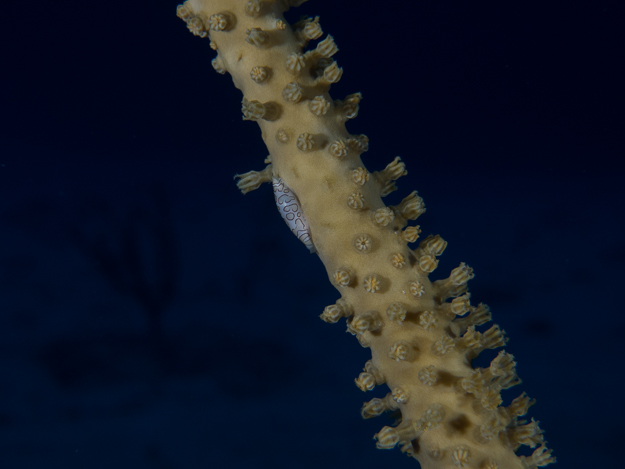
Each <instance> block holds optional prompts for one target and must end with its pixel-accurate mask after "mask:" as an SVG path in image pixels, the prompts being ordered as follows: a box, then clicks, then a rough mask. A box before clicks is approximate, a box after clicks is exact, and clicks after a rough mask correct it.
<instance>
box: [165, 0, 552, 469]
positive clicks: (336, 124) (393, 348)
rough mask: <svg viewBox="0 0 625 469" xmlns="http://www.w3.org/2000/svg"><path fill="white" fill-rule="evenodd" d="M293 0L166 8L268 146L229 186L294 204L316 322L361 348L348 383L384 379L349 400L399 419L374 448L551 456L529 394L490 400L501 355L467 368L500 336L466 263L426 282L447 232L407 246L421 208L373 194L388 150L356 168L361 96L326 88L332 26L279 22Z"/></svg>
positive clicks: (498, 464)
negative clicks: (208, 56)
mask: <svg viewBox="0 0 625 469" xmlns="http://www.w3.org/2000/svg"><path fill="white" fill-rule="evenodd" d="M304 1H305V0H249V1H248V0H188V1H186V2H185V3H184V4H182V5H179V6H178V10H177V13H178V16H179V17H180V18H181V19H183V20H184V21H185V22H186V24H187V26H188V28H189V30H190V31H191V32H192V33H193V34H194V35H196V36H199V37H201V38H206V40H207V41H210V45H211V48H212V49H214V50H215V51H217V56H216V58H214V59H213V61H212V64H213V67H214V68H215V70H216V71H217V72H218V73H221V74H225V73H229V74H230V75H231V76H232V80H233V81H234V85H235V86H236V87H237V88H238V89H240V90H241V91H242V92H243V99H242V112H243V119H245V120H253V121H256V122H257V123H258V125H259V126H260V128H261V131H262V138H263V140H264V142H265V144H266V145H267V148H268V150H269V156H268V157H267V159H266V160H265V164H266V165H267V166H266V167H265V168H264V169H263V170H260V171H250V172H248V173H245V174H241V175H237V177H238V178H239V179H238V183H237V184H238V187H239V189H241V191H242V192H243V193H247V192H249V191H252V190H254V189H257V188H258V187H259V186H260V185H261V184H262V183H265V182H266V183H273V185H274V189H275V190H276V198H277V199H278V198H279V197H280V200H277V201H278V204H279V207H280V208H281V210H287V212H288V207H291V210H292V211H293V212H294V213H292V214H289V213H283V215H284V216H285V220H286V221H287V222H288V223H290V224H291V227H292V229H293V231H294V232H296V234H298V236H299V237H300V239H301V240H302V241H303V242H304V243H305V244H306V245H307V247H308V248H309V249H310V250H311V252H316V253H317V255H318V256H319V257H320V258H321V261H322V262H323V264H324V265H325V267H326V269H327V272H328V277H329V279H330V281H331V282H332V284H333V285H335V287H336V288H337V290H338V291H339V292H340V295H341V297H340V299H338V300H337V301H336V303H335V304H333V305H331V306H328V307H326V308H325V310H324V311H323V313H322V314H321V319H323V320H324V321H326V322H328V323H337V322H338V321H341V320H343V319H342V318H345V319H344V320H345V321H346V322H347V328H348V331H349V332H350V333H351V334H353V335H354V336H356V338H357V339H358V341H359V342H360V345H362V346H363V347H368V348H370V350H371V360H369V361H368V362H367V363H366V364H365V365H364V369H363V372H362V373H360V375H359V376H358V378H357V379H356V380H355V381H356V385H357V386H358V387H359V388H360V389H361V390H362V391H363V392H368V391H371V390H373V389H374V388H375V387H377V386H383V385H386V386H388V388H389V390H390V392H388V394H387V395H386V396H385V397H384V398H381V399H380V398H373V399H371V400H369V401H368V402H366V403H365V404H364V406H363V407H362V410H361V414H362V416H363V417H364V418H372V417H376V416H378V415H380V414H382V413H384V412H389V411H391V412H395V413H396V414H397V415H398V416H401V417H399V418H398V422H397V424H396V425H395V426H386V427H384V428H382V429H380V431H379V432H378V433H377V434H376V435H375V440H376V445H377V447H378V448H380V449H391V448H395V447H397V448H399V449H400V450H401V451H403V452H405V453H407V454H408V455H409V456H412V457H414V458H415V459H417V460H418V461H419V462H420V464H421V466H422V467H423V468H424V469H430V468H443V467H445V468H448V467H458V468H476V469H477V468H480V469H497V468H499V469H508V468H518V469H521V468H536V467H542V466H546V465H548V464H550V463H553V462H555V458H554V457H553V456H552V455H551V450H548V449H547V448H546V446H545V442H544V440H543V435H542V430H541V429H540V428H539V426H538V422H536V421H534V420H533V419H532V420H530V421H528V420H527V419H524V418H523V416H524V415H525V414H526V412H527V410H528V408H529V407H530V406H531V405H532V404H533V403H534V401H533V400H530V398H529V397H528V396H527V395H526V394H525V393H523V394H521V395H520V396H518V397H517V398H516V399H514V400H512V402H511V403H510V404H509V405H508V406H503V405H502V399H501V391H502V390H503V389H507V388H510V387H511V386H514V385H516V384H518V383H519V382H520V380H519V378H518V376H517V374H516V371H515V365H516V364H515V361H514V358H513V357H512V355H509V354H507V353H506V352H505V351H501V352H499V354H498V355H497V357H496V358H494V359H493V360H492V362H491V363H490V366H489V367H488V368H473V367H472V366H471V361H472V360H473V359H474V358H475V357H477V355H478V354H479V353H480V352H481V351H483V350H485V349H497V348H500V347H502V346H503V345H504V344H505V343H506V341H507V339H506V338H505V337H504V334H503V331H502V330H501V329H500V328H499V327H498V326H497V325H492V326H491V327H489V325H487V324H486V323H488V322H489V321H490V320H491V313H490V311H489V308H488V307H487V306H486V305H484V304H480V305H477V306H473V305H472V304H471V303H470V294H469V293H468V291H467V282H468V281H469V280H471V279H472V278H473V270H472V269H471V268H470V267H469V266H467V265H465V264H464V263H462V264H460V265H459V266H458V267H457V268H455V269H454V270H453V271H452V272H451V274H450V276H449V278H446V279H444V280H437V281H435V282H431V281H430V280H429V279H428V274H429V273H431V272H432V271H433V270H434V269H436V266H437V263H438V260H437V256H439V255H441V254H442V253H443V251H444V250H445V247H446V244H447V243H446V241H444V240H443V239H442V238H441V237H440V236H438V235H437V236H429V237H427V238H425V239H422V240H420V242H419V244H418V247H414V246H415V244H413V243H416V242H417V241H418V238H419V234H420V231H421V230H420V229H419V227H418V226H414V225H413V226H410V225H409V222H410V221H413V220H416V219H417V218H418V217H419V216H420V215H422V214H423V213H424V212H425V207H424V204H423V200H422V199H421V198H420V197H419V196H418V194H417V192H416V191H415V192H412V193H411V194H409V195H408V196H407V197H406V198H404V199H403V200H402V201H401V202H400V203H399V204H398V205H395V206H387V205H385V204H384V202H383V201H382V198H383V197H384V196H386V195H388V194H389V193H391V192H393V191H394V190H396V189H397V187H396V185H395V180H397V179H398V178H399V177H401V176H403V175H405V174H406V169H405V165H404V163H403V162H402V161H401V159H400V158H399V157H397V158H395V159H394V161H392V162H391V163H390V164H388V165H387V166H386V168H385V169H383V170H380V171H375V172H373V173H370V172H369V171H368V170H367V169H366V168H365V167H364V165H363V163H362V161H361V159H360V155H361V154H362V153H363V152H365V151H367V147H368V139H367V137H366V136H365V135H350V134H349V133H348V132H347V130H346V129H345V122H346V121H347V120H348V119H352V118H354V117H356V115H357V114H358V107H359V101H360V99H361V95H360V93H355V94H352V95H349V96H347V97H345V98H344V99H343V100H333V99H332V98H331V97H330V95H329V94H328V91H329V89H330V86H331V84H332V83H336V82H337V81H338V80H339V79H340V78H341V76H342V73H343V70H342V69H341V68H340V67H339V66H338V64H337V63H336V62H335V61H334V59H333V58H332V57H333V56H334V54H335V53H336V52H337V51H338V48H337V46H336V44H335V43H334V40H333V38H332V36H330V35H327V36H325V37H323V31H322V29H321V26H320V24H319V18H302V19H301V20H300V21H299V22H297V23H296V24H293V25H290V24H288V23H287V22H286V20H285V19H284V17H283V13H284V12H285V11H286V10H288V9H289V8H290V7H295V6H299V5H300V4H301V3H303V2H304ZM311 41H315V44H316V45H314V46H313V44H312V43H311ZM276 188H277V189H276ZM284 197H290V198H289V199H284ZM289 202H291V203H289ZM285 208H286V209H285ZM289 215H290V218H289ZM294 224H299V225H298V226H297V227H296V226H295V225H294ZM411 246H413V247H411ZM478 328H479V329H478ZM522 445H527V446H529V447H531V448H535V450H534V452H533V453H532V454H531V456H517V455H516V454H515V452H516V451H517V450H518V449H519V448H520V447H521V446H522Z"/></svg>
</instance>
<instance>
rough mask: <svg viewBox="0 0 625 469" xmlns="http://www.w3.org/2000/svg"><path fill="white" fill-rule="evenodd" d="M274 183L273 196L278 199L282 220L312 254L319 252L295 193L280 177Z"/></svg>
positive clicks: (274, 178)
mask: <svg viewBox="0 0 625 469" xmlns="http://www.w3.org/2000/svg"><path fill="white" fill-rule="evenodd" d="M272 182H273V195H274V196H275V198H276V206H277V207H278V211H279V212H280V215H281V216H282V219H283V220H284V221H285V222H286V224H287V225H289V228H291V231H292V232H293V234H294V235H295V236H297V238H298V239H299V240H300V241H301V242H302V243H304V244H305V245H306V247H307V248H308V250H309V251H310V252H311V253H313V252H317V250H316V249H315V245H314V244H313V242H312V237H311V235H310V226H309V225H308V220H306V217H305V216H304V211H303V210H302V207H301V205H300V203H299V200H298V199H297V196H296V195H295V192H293V191H292V190H291V188H290V187H289V186H287V185H286V184H285V182H284V181H283V180H282V179H281V178H279V177H276V176H274V177H273V180H272Z"/></svg>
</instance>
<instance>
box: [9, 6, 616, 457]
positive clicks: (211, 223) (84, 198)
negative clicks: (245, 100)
mask: <svg viewBox="0 0 625 469" xmlns="http://www.w3.org/2000/svg"><path fill="white" fill-rule="evenodd" d="M176 4H177V3H176V2H175V1H169V0H167V1H165V0H155V1H151V2H141V1H140V2H125V3H121V2H78V1H75V0H55V1H54V2H50V1H43V0H32V1H30V2H20V3H17V2H10V3H7V4H6V5H4V6H3V12H2V13H1V15H2V17H1V21H2V24H1V28H0V35H1V37H2V44H3V53H2V65H1V66H0V69H1V71H2V72H1V77H2V78H1V82H2V86H1V87H0V100H1V101H0V113H1V114H0V115H1V116H2V125H1V126H0V467H2V468H3V469H31V468H32V469H35V468H36V469H47V468H50V469H56V468H63V469H73V468H76V469H110V468H113V467H115V468H119V469H122V468H133V469H178V468H179V469H193V468H213V467H215V468H224V467H226V468H239V467H250V468H271V469H282V468H311V469H312V468H319V467H324V468H328V469H330V468H344V467H358V468H360V469H365V468H379V467H391V466H392V467H398V468H400V467H406V468H409V467H413V468H416V467H418V464H417V463H416V462H415V461H414V460H411V459H409V458H406V456H404V455H403V454H401V453H400V452H399V451H398V450H393V451H380V450H377V449H376V448H375V442H374V440H373V439H372V438H373V435H374V434H375V433H376V432H377V431H379V430H380V429H381V428H382V427H383V426H385V425H390V424H391V420H389V419H388V418H386V417H379V418H377V419H372V420H366V421H363V420H362V418H361V417H360V412H359V411H360V407H361V405H362V403H363V402H364V401H367V400H369V399H371V398H372V397H382V396H383V395H384V394H386V392H387V391H386V389H385V387H380V388H377V389H376V390H374V391H373V392H371V393H367V394H364V393H362V392H361V391H360V390H358V388H357V387H356V386H355V385H354V379H355V378H356V377H357V376H358V374H359V373H360V371H361V369H362V367H363V366H364V363H365V362H366V360H367V359H368V358H369V357H370V352H369V351H368V350H367V349H363V348H361V347H360V345H359V344H358V342H357V341H356V339H354V338H353V337H352V336H351V335H349V334H346V333H345V326H344V324H343V322H341V323H339V324H336V325H328V324H325V323H324V322H322V321H321V320H320V319H319V317H318V316H319V314H321V312H322V310H323V308H324V307H325V306H326V305H330V304H333V303H334V302H335V300H336V299H337V298H338V297H339V295H338V293H337V291H336V290H335V289H334V287H333V286H332V285H331V284H330V283H329V281H328V278H327V274H326V273H325V269H324V268H323V266H322V264H321V263H320V262H319V260H318V258H317V256H313V255H310V254H309V253H308V251H307V249H306V248H305V246H303V245H302V244H301V243H300V242H299V241H298V240H297V239H296V238H295V237H294V236H293V235H292V234H291V233H290V230H289V229H288V228H287V227H286V226H285V224H284V223H283V222H282V221H281V220H280V216H279V214H278V212H277V210H276V209H275V205H274V201H273V194H272V191H271V188H270V187H269V186H268V185H265V186H263V187H261V188H260V189H259V190H257V191H254V192H252V193H250V194H248V195H246V196H242V195H241V194H240V192H239V191H238V190H237V188H236V185H235V183H234V181H233V176H234V174H236V173H244V172H246V171H249V170H252V169H255V170H259V169H262V168H263V167H264V164H263V159H264V158H265V156H266V149H265V147H264V145H263V143H262V140H261V138H260V132H259V130H258V126H257V125H256V124H255V123H252V122H243V121H242V119H241V112H240V101H241V94H240V92H239V91H238V90H237V89H235V88H234V86H233V85H232V80H231V78H230V76H229V75H223V76H222V75H219V74H217V73H216V72H215V71H214V70H213V68H212V66H211V64H210V60H211V59H212V58H213V57H214V52H213V51H212V50H211V49H210V48H209V46H208V40H206V39H199V38H198V37H195V36H193V35H192V34H190V33H189V32H188V31H187V28H186V26H185V24H184V22H182V21H181V20H180V19H178V18H177V17H176V12H175V10H176ZM299 15H310V16H316V15H318V16H320V24H321V26H322V28H323V29H324V32H325V33H329V34H332V35H333V36H334V38H335V40H336V43H337V45H338V46H339V49H340V51H339V52H338V54H337V55H336V56H335V57H334V58H335V59H336V60H337V61H338V63H339V65H340V66H341V67H342V68H343V70H344V74H343V78H342V80H341V81H340V82H339V83H338V84H337V85H334V86H333V87H332V90H331V94H332V96H333V98H335V99H341V98H342V97H344V96H346V95H348V94H351V93H354V92H361V93H362V94H363V101H362V103H361V105H360V114H359V116H358V117H357V118H356V119H355V120H353V121H350V122H349V123H348V130H350V131H351V132H352V133H364V134H366V135H367V136H368V137H369V139H370V148H369V151H368V152H367V153H365V154H364V155H363V156H362V159H363V161H364V163H365V165H366V166H367V168H368V169H369V170H370V171H375V170H379V169H382V168H384V167H385V166H386V164H388V163H389V162H390V161H392V160H393V158H394V157H395V156H397V155H399V156H401V157H402V159H403V161H404V162H405V163H406V166H407V169H408V172H409V175H408V176H407V177H404V178H401V179H400V180H399V181H398V186H399V190H398V191H397V192H395V193H393V194H391V195H390V196H389V197H387V199H386V201H387V203H388V204H395V203H397V202H399V201H400V200H401V199H402V198H403V197H405V196H406V195H407V194H409V193H410V192H411V191H412V190H415V189H416V190H418V191H419V194H420V195H421V196H422V197H423V198H424V200H425V204H426V207H427V212H426V213H425V215H423V216H422V217H420V218H419V220H418V224H419V225H421V228H422V230H423V237H425V236H427V235H428V234H440V235H441V236H442V237H443V238H444V239H446V240H447V241H448V242H449V245H448V248H447V250H446V252H445V253H444V254H443V256H442V257H441V262H440V265H439V267H438V269H437V270H436V271H435V272H434V273H433V274H432V275H431V278H432V279H438V278H444V277H446V276H447V275H448V273H449V272H450V271H451V269H453V268H454V267H456V266H457V265H458V264H459V263H460V262H466V263H467V264H469V265H470V266H471V267H473V269H474V270H475V273H476V276H475V279H474V280H472V281H471V282H470V284H469V287H470V291H471V293H472V303H473V304H474V305H476V304H478V303H480V302H485V303H487V304H488V305H489V306H490V307H491V310H492V312H493V320H494V322H495V323H497V324H499V325H500V326H501V327H502V329H504V330H505V331H506V333H507V335H508V337H509V338H510V341H509V344H508V346H507V347H506V350H507V351H508V352H510V353H511V354H513V355H514V357H515V359H516V361H517V362H518V366H517V370H518V373H519V376H520V377H521V378H522V379H523V383H522V384H521V385H519V386H516V387H513V388H511V389H509V390H507V391H505V392H504V403H505V404H507V403H509V402H510V400H511V399H513V398H514V397H516V396H518V395H519V394H521V392H523V391H526V392H527V393H528V394H529V396H530V397H532V398H536V399H537V404H536V405H535V406H533V407H532V408H531V409H530V412H529V414H528V418H531V417H534V418H536V419H537V420H540V422H541V427H542V428H543V429H544V430H545V439H546V440H547V441H548V443H549V447H551V448H553V449H554V454H555V455H556V456H557V458H558V466H554V467H562V468H565V467H566V468H574V469H577V468H580V469H581V468H589V467H620V465H621V464H622V450H621V449H620V447H621V442H622V441H623V440H624V439H625V404H624V403H623V398H622V392H623V391H622V389H623V385H624V384H625V379H624V377H623V374H624V370H625V361H624V360H625V340H624V338H623V328H624V326H625V319H624V316H623V311H624V307H623V291H624V285H625V244H624V242H623V239H624V227H625V224H624V212H625V210H624V208H623V207H624V203H625V190H624V183H623V169H624V164H623V161H624V160H623V159H624V145H623V123H624V122H625V120H624V119H623V100H622V93H623V86H622V84H623V78H622V70H620V67H621V66H622V64H623V63H624V61H623V48H622V45H623V44H624V43H625V42H624V41H623V37H622V36H623V34H622V24H623V22H624V20H625V15H624V14H623V4H622V2H617V1H581V2H574V3H571V2H564V1H554V2H538V1H533V2H532V1H530V2H521V3H507V4H502V3H500V2H493V1H489V2H463V1H459V0H453V1H451V0H450V1H445V0H441V1H438V2H433V1H421V2H412V1H399V2H372V1H357V0H343V1H342V2H336V1H329V0H311V1H309V2H307V3H305V4H304V5H303V6H302V7H300V8H297V9H293V10H291V11H289V12H288V14H287V19H288V20H289V21H290V22H294V21H296V20H297V19H298V17H299ZM483 355H484V357H480V359H478V361H477V362H476V364H477V365H480V366H484V365H485V364H487V363H488V362H489V361H490V359H492V358H493V357H494V356H495V355H496V353H495V352H492V353H490V354H489V352H485V353H484V354H483Z"/></svg>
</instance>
